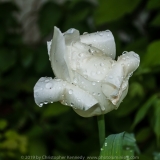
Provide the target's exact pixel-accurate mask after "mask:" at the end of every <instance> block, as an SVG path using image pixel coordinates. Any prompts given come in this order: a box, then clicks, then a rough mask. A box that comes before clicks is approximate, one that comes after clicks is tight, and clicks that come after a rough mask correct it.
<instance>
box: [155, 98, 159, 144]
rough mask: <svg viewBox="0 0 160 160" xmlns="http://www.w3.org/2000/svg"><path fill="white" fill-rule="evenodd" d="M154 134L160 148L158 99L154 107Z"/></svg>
mask: <svg viewBox="0 0 160 160" xmlns="http://www.w3.org/2000/svg"><path fill="white" fill-rule="evenodd" d="M154 119H155V123H154V132H155V134H156V137H157V144H158V145H159V146H160V100H159V99H158V100H157V101H156V103H155V106H154Z"/></svg>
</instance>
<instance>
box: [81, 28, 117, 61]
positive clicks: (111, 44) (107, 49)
mask: <svg viewBox="0 0 160 160" xmlns="http://www.w3.org/2000/svg"><path fill="white" fill-rule="evenodd" d="M80 39H81V42H82V43H86V44H91V45H92V46H94V47H96V48H98V49H100V50H102V51H103V52H104V53H105V55H107V56H109V57H111V58H112V59H115V56H116V48H115V41H114V37H113V35H112V32H111V31H109V30H107V31H102V32H97V33H91V34H84V35H81V36H80Z"/></svg>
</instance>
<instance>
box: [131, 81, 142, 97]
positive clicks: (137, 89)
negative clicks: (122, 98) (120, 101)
mask: <svg viewBox="0 0 160 160" xmlns="http://www.w3.org/2000/svg"><path fill="white" fill-rule="evenodd" d="M129 95H130V96H131V97H132V98H133V97H136V96H140V97H143V96H144V89H143V86H142V85H141V84H140V83H137V82H134V83H131V85H130V92H129Z"/></svg>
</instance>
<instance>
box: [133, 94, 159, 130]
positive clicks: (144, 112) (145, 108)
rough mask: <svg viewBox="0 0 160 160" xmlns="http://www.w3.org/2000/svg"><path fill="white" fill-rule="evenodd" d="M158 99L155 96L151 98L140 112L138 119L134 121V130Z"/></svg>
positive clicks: (137, 115)
mask: <svg viewBox="0 0 160 160" xmlns="http://www.w3.org/2000/svg"><path fill="white" fill-rule="evenodd" d="M156 99H157V95H153V96H151V97H150V98H149V99H148V100H147V102H146V103H145V104H144V105H143V106H142V107H141V108H140V109H139V110H138V112H137V114H136V117H135V119H134V122H133V125H132V128H134V127H135V126H136V125H137V124H138V123H139V122H140V121H141V120H142V119H143V118H144V117H145V115H146V114H147V111H148V110H149V108H150V107H151V106H152V105H153V104H154V102H155V101H156Z"/></svg>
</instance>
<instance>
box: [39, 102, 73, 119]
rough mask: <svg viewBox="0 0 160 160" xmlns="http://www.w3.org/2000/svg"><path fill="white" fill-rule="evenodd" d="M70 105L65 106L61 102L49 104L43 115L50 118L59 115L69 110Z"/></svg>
mask: <svg viewBox="0 0 160 160" xmlns="http://www.w3.org/2000/svg"><path fill="white" fill-rule="evenodd" d="M69 109H70V107H69V106H64V105H62V104H61V103H59V102H55V103H53V104H49V105H48V106H47V107H46V109H45V110H44V111H43V114H42V117H43V118H49V117H54V116H59V115H60V114H63V113H65V112H67V111H69Z"/></svg>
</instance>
